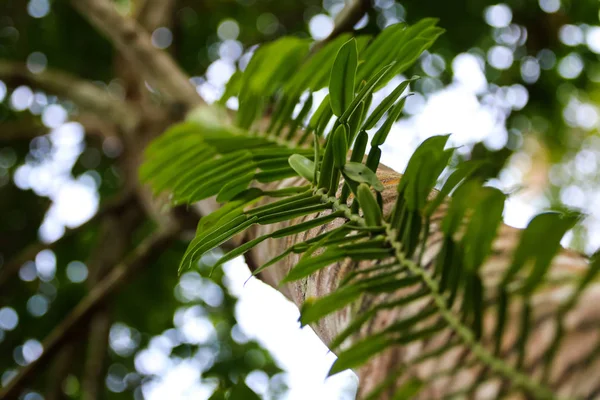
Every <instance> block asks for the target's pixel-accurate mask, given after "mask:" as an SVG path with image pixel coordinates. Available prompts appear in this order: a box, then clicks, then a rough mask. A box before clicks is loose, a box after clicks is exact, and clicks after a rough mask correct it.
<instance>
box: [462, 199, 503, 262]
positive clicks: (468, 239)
mask: <svg viewBox="0 0 600 400" xmlns="http://www.w3.org/2000/svg"><path fill="white" fill-rule="evenodd" d="M470 197H471V202H472V204H473V206H474V207H473V208H474V209H475V210H474V212H473V215H472V217H471V220H470V221H469V223H468V226H467V232H466V233H465V236H464V238H463V240H462V245H463V249H464V258H463V260H464V263H465V267H466V268H467V270H470V271H477V270H478V269H479V267H480V266H481V265H482V264H483V262H484V261H485V259H486V257H487V256H488V254H490V252H491V250H492V242H493V240H494V238H495V237H496V233H497V232H498V228H499V227H500V224H501V223H502V212H503V211H504V201H505V200H506V196H505V195H504V193H502V192H501V191H499V190H498V189H495V188H491V187H484V188H481V190H480V191H479V196H478V197H479V198H478V199H473V196H470Z"/></svg>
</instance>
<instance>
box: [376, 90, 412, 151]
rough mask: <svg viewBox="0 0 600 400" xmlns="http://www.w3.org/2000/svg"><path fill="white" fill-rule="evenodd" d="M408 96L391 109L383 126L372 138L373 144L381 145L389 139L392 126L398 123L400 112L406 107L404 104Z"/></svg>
mask: <svg viewBox="0 0 600 400" xmlns="http://www.w3.org/2000/svg"><path fill="white" fill-rule="evenodd" d="M407 97H408V96H405V97H403V98H402V99H400V101H399V102H398V103H396V105H394V107H393V108H392V109H391V111H390V113H389V115H388V117H387V119H386V120H385V122H384V123H383V125H381V128H379V130H378V131H377V132H376V133H375V135H374V136H373V140H371V146H381V145H382V144H384V143H385V141H386V140H387V137H388V135H389V133H390V131H391V130H392V126H393V125H394V124H395V123H396V121H397V120H398V119H399V118H400V114H402V110H403V109H404V104H405V103H406V98H407Z"/></svg>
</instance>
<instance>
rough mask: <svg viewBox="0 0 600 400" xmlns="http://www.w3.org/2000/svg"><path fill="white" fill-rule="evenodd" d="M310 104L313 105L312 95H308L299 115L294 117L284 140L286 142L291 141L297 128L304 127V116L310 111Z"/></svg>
mask: <svg viewBox="0 0 600 400" xmlns="http://www.w3.org/2000/svg"><path fill="white" fill-rule="evenodd" d="M312 104H313V96H312V93H309V95H308V98H307V99H306V101H305V102H304V105H303V106H302V109H301V110H300V113H298V116H297V117H296V119H295V120H294V122H293V123H292V124H291V125H290V130H289V132H288V134H287V137H286V140H288V141H290V140H292V139H293V138H294V136H295V135H296V133H297V130H298V127H300V126H304V120H305V119H306V116H307V115H308V113H309V112H310V110H311V109H312Z"/></svg>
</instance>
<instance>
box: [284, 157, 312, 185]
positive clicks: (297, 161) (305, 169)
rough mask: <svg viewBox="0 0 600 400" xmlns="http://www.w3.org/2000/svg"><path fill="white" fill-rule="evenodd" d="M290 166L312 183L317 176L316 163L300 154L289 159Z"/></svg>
mask: <svg viewBox="0 0 600 400" xmlns="http://www.w3.org/2000/svg"><path fill="white" fill-rule="evenodd" d="M288 162H289V163H290V166H291V167H292V168H293V169H294V171H296V172H297V173H298V175H300V176H301V177H303V178H304V179H306V180H307V181H309V182H312V180H313V178H314V174H315V163H314V162H312V161H311V160H309V159H308V158H306V157H304V156H301V155H300V154H292V155H291V156H290V158H289V159H288Z"/></svg>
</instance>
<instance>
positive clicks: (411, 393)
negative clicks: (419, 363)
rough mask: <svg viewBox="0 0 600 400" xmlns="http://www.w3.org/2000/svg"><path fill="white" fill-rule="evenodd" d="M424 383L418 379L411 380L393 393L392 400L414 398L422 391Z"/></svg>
mask: <svg viewBox="0 0 600 400" xmlns="http://www.w3.org/2000/svg"><path fill="white" fill-rule="evenodd" d="M424 386H425V383H424V382H423V381H422V380H420V379H418V378H411V379H409V380H408V381H407V382H405V383H403V384H402V386H400V387H399V388H398V390H396V392H395V393H394V397H393V398H392V399H393V400H405V399H412V398H414V397H415V396H416V395H417V394H419V392H420V391H421V390H422V389H423V387H424Z"/></svg>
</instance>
